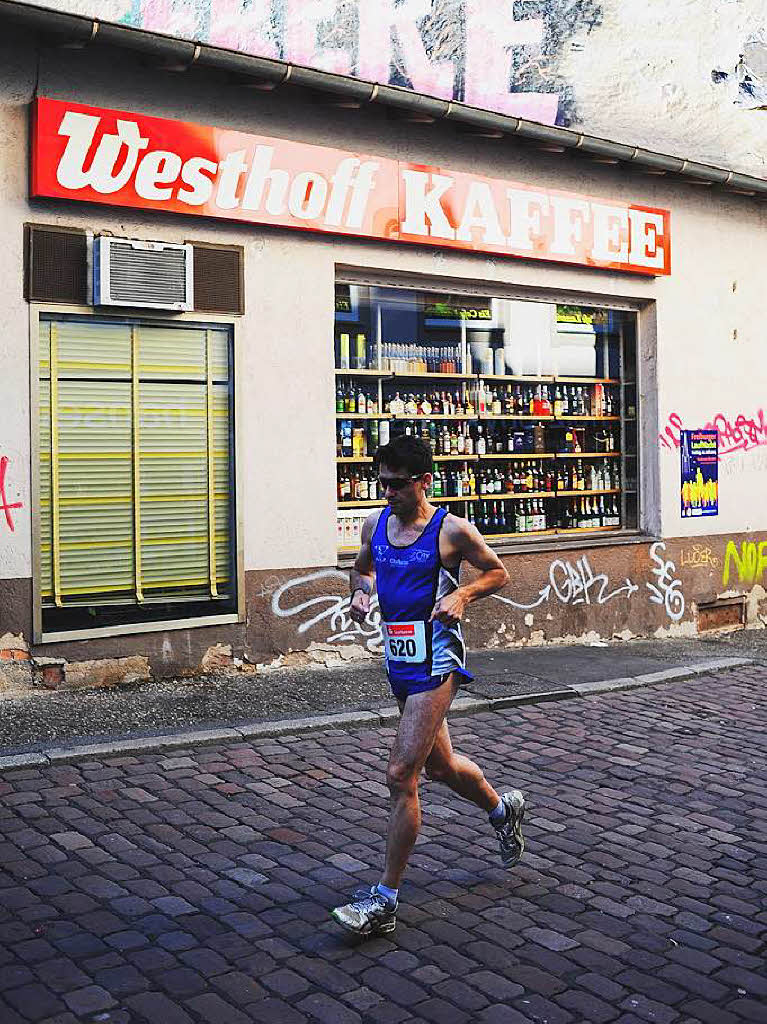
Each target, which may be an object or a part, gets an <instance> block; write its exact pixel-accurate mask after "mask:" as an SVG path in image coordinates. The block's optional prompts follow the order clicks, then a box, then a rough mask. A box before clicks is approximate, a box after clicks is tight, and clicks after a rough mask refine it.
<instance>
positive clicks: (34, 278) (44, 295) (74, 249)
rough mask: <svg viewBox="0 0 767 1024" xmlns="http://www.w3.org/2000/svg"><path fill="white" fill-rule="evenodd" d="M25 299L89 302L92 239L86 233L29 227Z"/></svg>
mask: <svg viewBox="0 0 767 1024" xmlns="http://www.w3.org/2000/svg"><path fill="white" fill-rule="evenodd" d="M25 230H26V246H25V250H26V256H27V266H26V275H25V284H26V288H25V298H26V299H27V300H28V301H30V302H67V303H71V304H74V305H84V304H85V303H87V301H88V239H87V235H86V234H85V232H84V231H69V230H65V229H62V228H51V227H42V226H40V225H37V224H28V225H27V226H26V229H25Z"/></svg>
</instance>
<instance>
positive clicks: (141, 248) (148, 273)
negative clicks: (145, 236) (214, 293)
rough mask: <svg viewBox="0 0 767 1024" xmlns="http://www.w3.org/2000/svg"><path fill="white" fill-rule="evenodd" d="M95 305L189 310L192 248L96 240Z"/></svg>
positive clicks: (190, 304)
mask: <svg viewBox="0 0 767 1024" xmlns="http://www.w3.org/2000/svg"><path fill="white" fill-rule="evenodd" d="M97 243H98V248H97V254H98V258H97V259H96V261H95V267H94V269H95V270H96V271H97V273H96V280H97V281H98V284H99V288H98V297H97V300H96V301H97V304H99V305H121V306H151V307H152V308H155V309H175V310H185V309H193V308H194V302H193V295H192V293H193V286H192V280H193V277H192V260H193V253H192V246H191V245H175V244H171V243H162V242H139V241H132V240H130V239H122V238H110V237H105V236H101V237H100V238H98V239H97Z"/></svg>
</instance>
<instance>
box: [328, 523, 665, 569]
mask: <svg viewBox="0 0 767 1024" xmlns="http://www.w3.org/2000/svg"><path fill="white" fill-rule="evenodd" d="M658 539H659V538H658V537H656V536H655V535H654V534H650V533H640V532H639V531H632V532H629V531H626V532H621V533H604V534H601V535H600V534H587V535H586V536H582V537H578V536H570V537H565V536H564V535H562V534H560V535H559V536H558V537H557V536H555V535H552V536H548V537H541V538H540V539H539V540H525V541H500V542H496V543H493V538H492V535H490V536H489V537H487V538H486V540H487V541H488V547H490V549H491V550H492V551H495V553H496V554H497V555H522V554H529V553H530V552H534V553H535V554H540V553H546V552H549V553H557V552H560V551H574V550H578V551H582V550H583V549H584V548H589V549H590V548H607V547H618V546H622V545H625V544H652V543H653V542H654V541H656V540H658ZM355 557H356V555H355V554H348V555H347V554H343V555H339V556H338V560H337V563H336V564H337V567H338V568H339V569H350V568H351V567H352V566H353V565H354V559H355Z"/></svg>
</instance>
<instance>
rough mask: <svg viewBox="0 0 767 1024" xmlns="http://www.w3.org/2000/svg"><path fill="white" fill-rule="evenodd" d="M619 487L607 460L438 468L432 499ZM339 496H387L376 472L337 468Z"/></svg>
mask: <svg viewBox="0 0 767 1024" xmlns="http://www.w3.org/2000/svg"><path fill="white" fill-rule="evenodd" d="M619 486H620V476H619V473H618V467H617V466H614V465H610V464H608V463H607V461H606V460H605V463H604V465H599V466H595V465H591V466H587V467H586V468H585V469H584V467H583V466H582V465H581V464H580V463H579V464H578V465H577V466H575V465H572V466H559V467H556V468H555V467H554V466H553V465H546V466H543V465H539V464H537V463H535V462H528V463H524V462H518V463H516V464H515V465H514V466H509V467H506V468H504V469H500V468H499V467H484V466H483V467H481V468H479V469H477V470H475V469H474V467H473V466H470V465H464V466H463V468H462V469H452V468H445V467H442V468H441V467H439V466H435V468H434V473H433V479H432V485H431V490H430V491H429V496H430V497H431V498H434V499H439V498H474V497H476V496H477V495H479V496H480V497H483V496H484V495H506V496H509V495H516V494H550V495H551V496H552V497H554V496H556V495H557V494H558V493H561V492H569V491H611V490H612V491H617V490H618V489H619ZM337 494H338V500H339V502H344V501H379V500H382V499H383V497H384V492H383V490H382V488H381V486H380V484H379V482H378V474H377V473H376V472H375V470H374V469H372V468H370V469H368V468H366V467H364V466H362V467H359V468H358V467H357V466H354V467H348V466H339V467H338V480H337Z"/></svg>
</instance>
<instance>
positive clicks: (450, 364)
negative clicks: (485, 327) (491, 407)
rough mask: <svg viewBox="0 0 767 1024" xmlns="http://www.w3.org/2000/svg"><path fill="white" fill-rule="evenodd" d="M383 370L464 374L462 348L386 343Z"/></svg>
mask: <svg viewBox="0 0 767 1024" xmlns="http://www.w3.org/2000/svg"><path fill="white" fill-rule="evenodd" d="M381 369H382V370H387V371H389V372H390V373H463V366H462V363H461V346H460V345H412V344H411V345H408V344H405V343H404V342H391V341H384V342H382V343H381Z"/></svg>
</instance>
